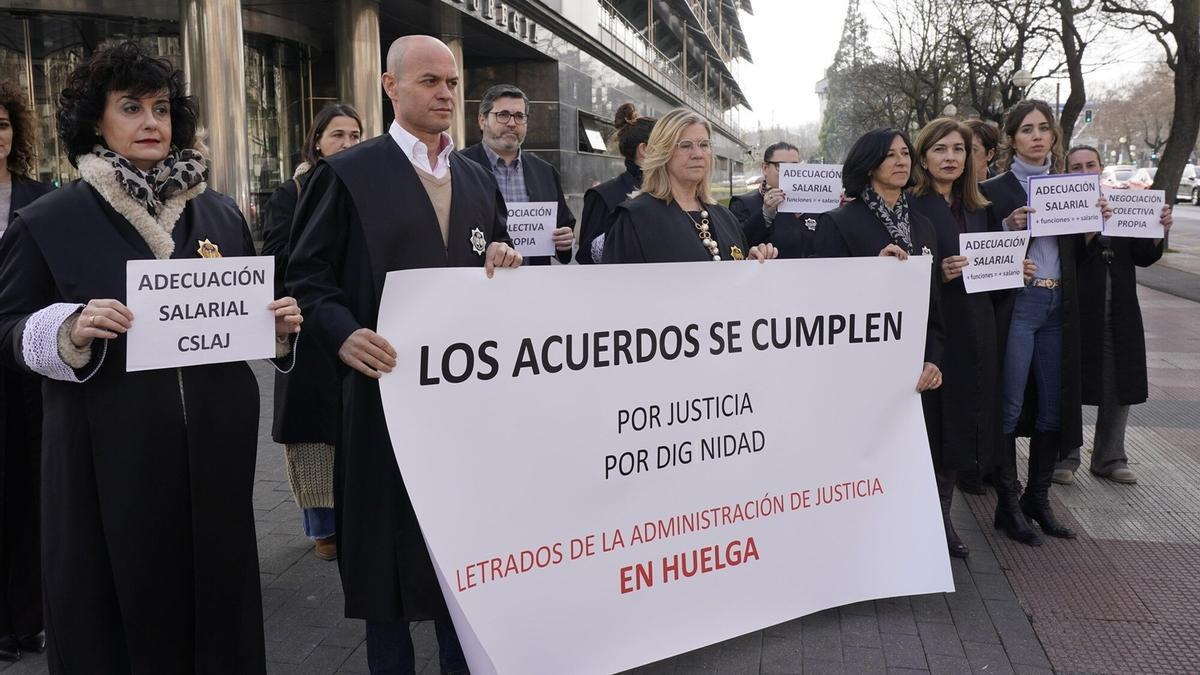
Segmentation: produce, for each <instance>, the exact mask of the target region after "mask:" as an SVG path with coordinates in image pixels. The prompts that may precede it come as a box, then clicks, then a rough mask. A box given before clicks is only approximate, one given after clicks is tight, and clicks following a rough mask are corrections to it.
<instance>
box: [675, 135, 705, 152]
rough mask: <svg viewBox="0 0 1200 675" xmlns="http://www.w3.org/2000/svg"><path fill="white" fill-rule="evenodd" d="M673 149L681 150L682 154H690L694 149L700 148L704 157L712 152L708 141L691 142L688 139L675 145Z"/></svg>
mask: <svg viewBox="0 0 1200 675" xmlns="http://www.w3.org/2000/svg"><path fill="white" fill-rule="evenodd" d="M675 147H676V148H679V149H680V150H682V151H684V152H691V151H692V150H694V149H696V148H700V152H702V153H704V154H706V155H707V154H708V153H710V152H712V143H711V142H710V141H693V140H689V139H684V140H682V141H679V142H678V143H676V144H675Z"/></svg>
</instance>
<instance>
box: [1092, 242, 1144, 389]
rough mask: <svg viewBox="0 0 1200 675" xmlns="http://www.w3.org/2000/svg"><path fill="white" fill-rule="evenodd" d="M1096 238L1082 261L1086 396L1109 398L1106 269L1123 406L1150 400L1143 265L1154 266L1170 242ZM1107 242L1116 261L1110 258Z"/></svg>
mask: <svg viewBox="0 0 1200 675" xmlns="http://www.w3.org/2000/svg"><path fill="white" fill-rule="evenodd" d="M1104 239H1105V240H1106V241H1105V242H1102V241H1101V237H1096V238H1095V239H1093V240H1092V242H1091V243H1090V244H1088V247H1087V248H1088V250H1087V254H1086V255H1084V256H1083V257H1082V258H1081V259H1080V260H1079V264H1078V273H1079V320H1080V327H1081V329H1082V330H1081V331H1080V334H1081V344H1080V347H1081V349H1080V359H1081V362H1082V368H1081V370H1080V372H1081V373H1082V398H1083V403H1084V404H1085V405H1100V401H1101V399H1102V398H1103V387H1102V382H1101V379H1100V378H1101V372H1102V371H1101V362H1102V360H1103V354H1104V300H1105V284H1104V276H1105V274H1106V273H1107V274H1110V275H1111V276H1112V323H1113V328H1112V330H1113V358H1114V360H1115V361H1116V372H1117V400H1119V401H1120V402H1121V405H1135V404H1137V403H1143V402H1145V400H1146V398H1147V397H1148V395H1149V391H1148V389H1149V387H1148V386H1147V383H1146V331H1145V328H1144V327H1143V326H1142V308H1141V305H1140V304H1139V303H1138V297H1137V267H1149V266H1150V265H1153V264H1154V263H1156V262H1158V259H1159V258H1161V257H1162V254H1163V249H1164V248H1165V247H1166V241H1165V240H1164V241H1161V242H1159V243H1157V244H1155V243H1154V240H1153V239H1134V238H1131V237H1104ZM1105 244H1107V246H1108V248H1109V249H1111V250H1112V262H1111V263H1105V262H1104V256H1103V254H1102V251H1103V249H1104V246H1105Z"/></svg>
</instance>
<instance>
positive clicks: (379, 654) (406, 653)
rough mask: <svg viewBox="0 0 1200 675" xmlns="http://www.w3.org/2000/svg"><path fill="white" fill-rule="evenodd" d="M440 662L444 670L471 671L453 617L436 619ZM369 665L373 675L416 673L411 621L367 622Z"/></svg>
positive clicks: (410, 674) (408, 674) (406, 674)
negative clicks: (410, 627)
mask: <svg viewBox="0 0 1200 675" xmlns="http://www.w3.org/2000/svg"><path fill="white" fill-rule="evenodd" d="M433 632H434V634H435V635H437V641H438V662H439V665H440V666H441V670H442V672H443V673H465V672H467V659H466V657H464V656H463V652H462V645H460V644H459V643H458V634H457V633H455V632H454V624H452V623H450V621H449V620H445V621H441V620H438V621H434V622H433ZM367 667H368V668H369V669H370V670H371V675H414V673H415V672H416V655H415V654H414V652H413V643H412V634H411V633H409V632H408V622H407V621H367Z"/></svg>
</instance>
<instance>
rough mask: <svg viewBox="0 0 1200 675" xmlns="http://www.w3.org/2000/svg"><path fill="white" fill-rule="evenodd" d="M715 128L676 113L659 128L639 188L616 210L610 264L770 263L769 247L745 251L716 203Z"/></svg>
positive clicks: (607, 249)
mask: <svg viewBox="0 0 1200 675" xmlns="http://www.w3.org/2000/svg"><path fill="white" fill-rule="evenodd" d="M712 166H713V161H712V128H711V127H710V126H709V124H708V121H707V120H705V119H704V118H703V117H701V116H700V115H698V114H696V113H694V112H691V111H689V110H686V109H684V108H676V109H675V110H672V111H671V112H669V113H667V114H666V115H664V116H663V117H662V118H660V119H659V120H658V122H657V123H656V124H655V125H654V131H652V132H651V133H650V141H649V142H648V143H647V144H646V159H645V163H644V164H643V166H642V171H643V177H642V189H641V191H640V192H638V193H637V194H636V195H634V196H633V197H632V198H631V199H629V200H627V201H625V202H624V203H622V204H621V205H620V206H618V207H617V210H616V213H615V215H614V221H613V225H612V230H611V231H610V232H609V233H608V236H607V238H606V239H605V242H604V257H603V262H605V263H643V262H701V261H706V260H712V261H720V260H746V259H749V260H759V261H763V260H770V259H772V258H775V257H778V255H779V251H777V250H776V249H775V247H774V246H772V245H771V244H759V245H758V246H754V247H748V246H747V245H746V237H745V235H744V234H743V233H742V228H741V227H740V226H739V225H738V220H737V218H736V217H734V215H733V214H732V213H730V211H729V209H727V208H725V207H724V206H721V205H720V204H718V203H717V202H716V200H715V199H714V198H713V196H712V192H711V191H710V188H709V184H710V182H711V179H712Z"/></svg>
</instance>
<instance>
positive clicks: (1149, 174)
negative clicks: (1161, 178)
mask: <svg viewBox="0 0 1200 675" xmlns="http://www.w3.org/2000/svg"><path fill="white" fill-rule="evenodd" d="M1156 173H1158V167H1156V166H1151V167H1147V168H1144V169H1138V170H1137V171H1136V172H1135V173H1134V174H1133V178H1130V179H1129V189H1130V190H1149V189H1150V186H1151V185H1153V184H1154V174H1156Z"/></svg>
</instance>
